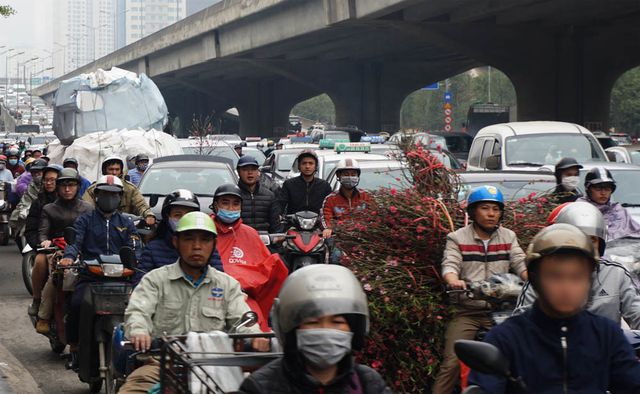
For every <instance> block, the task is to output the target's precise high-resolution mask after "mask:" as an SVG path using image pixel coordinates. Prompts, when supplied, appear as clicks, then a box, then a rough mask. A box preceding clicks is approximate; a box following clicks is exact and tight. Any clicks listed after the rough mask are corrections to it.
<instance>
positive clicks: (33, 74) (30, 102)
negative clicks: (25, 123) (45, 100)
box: [29, 67, 53, 124]
mask: <svg viewBox="0 0 640 394" xmlns="http://www.w3.org/2000/svg"><path fill="white" fill-rule="evenodd" d="M49 70H53V67H47V68H45V69H42V70H40V71H38V72H37V73H33V72H30V73H29V124H33V92H32V90H33V85H32V84H33V77H34V76H37V75H40V74H42V73H43V72H45V71H49Z"/></svg>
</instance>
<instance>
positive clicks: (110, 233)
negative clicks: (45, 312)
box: [60, 170, 140, 369]
mask: <svg viewBox="0 0 640 394" xmlns="http://www.w3.org/2000/svg"><path fill="white" fill-rule="evenodd" d="M63 171H66V170H63ZM123 192H124V186H123V184H122V180H121V179H120V178H118V177H116V176H113V175H104V176H102V177H101V178H100V179H98V181H97V182H96V187H95V193H96V208H95V209H92V210H91V211H89V212H88V213H85V214H84V215H81V216H80V217H78V219H77V220H76V221H75V224H74V225H73V229H74V230H75V234H76V237H75V241H74V242H73V243H72V244H69V245H67V247H66V248H65V250H64V255H63V259H62V260H60V265H70V264H73V262H74V260H75V259H77V258H78V257H79V256H82V259H83V260H92V259H96V258H98V257H99V256H100V255H117V254H118V253H119V252H120V248H122V247H123V246H129V247H131V248H132V249H133V250H134V252H135V254H136V256H137V257H139V256H140V237H139V236H138V232H137V230H136V228H135V226H134V224H133V221H131V219H129V218H127V217H125V216H123V215H122V214H121V213H120V212H118V210H117V208H118V206H120V200H121V199H122V194H123ZM83 203H86V202H84V201H83ZM86 204H88V203H86ZM88 205H90V204H88ZM116 279H117V280H118V281H120V280H122V279H121V278H116ZM100 280H108V278H104V279H101V278H97V277H96V276H95V275H91V274H89V273H88V272H86V271H84V270H81V271H80V272H79V277H78V280H77V281H76V283H75V288H74V291H73V296H72V297H71V305H70V307H69V313H68V315H67V324H66V335H67V342H68V343H69V348H70V353H71V359H70V361H69V367H70V368H71V369H75V368H76V367H77V344H78V340H79V315H80V308H81V305H82V300H83V299H84V295H85V291H86V288H87V286H88V285H89V283H93V282H97V281H100Z"/></svg>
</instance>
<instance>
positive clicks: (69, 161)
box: [62, 157, 78, 168]
mask: <svg viewBox="0 0 640 394" xmlns="http://www.w3.org/2000/svg"><path fill="white" fill-rule="evenodd" d="M67 164H73V165H74V166H76V168H78V160H76V159H75V158H73V157H67V158H66V159H64V161H63V162H62V166H63V167H66V166H67Z"/></svg>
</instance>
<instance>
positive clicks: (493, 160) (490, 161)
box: [485, 155, 502, 170]
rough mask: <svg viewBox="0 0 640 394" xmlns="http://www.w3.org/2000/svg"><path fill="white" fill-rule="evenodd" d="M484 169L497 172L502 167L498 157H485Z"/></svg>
mask: <svg viewBox="0 0 640 394" xmlns="http://www.w3.org/2000/svg"><path fill="white" fill-rule="evenodd" d="M485 167H486V168H487V170H499V169H500V168H501V167H502V160H501V158H500V155H492V156H489V157H487V162H486V163H485Z"/></svg>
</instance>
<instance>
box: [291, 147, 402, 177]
mask: <svg viewBox="0 0 640 394" xmlns="http://www.w3.org/2000/svg"><path fill="white" fill-rule="evenodd" d="M316 154H317V155H318V172H317V176H318V178H322V179H327V177H328V176H329V173H330V172H331V170H333V169H334V167H335V166H336V165H338V162H339V161H340V160H342V159H344V158H345V157H348V158H350V159H356V160H357V161H358V162H359V163H360V162H365V161H389V160H390V159H389V158H388V157H387V156H384V155H378V154H375V153H363V152H344V153H336V152H334V151H331V150H319V151H316ZM298 175H300V171H299V170H298V160H297V159H296V160H294V161H293V164H292V165H291V171H289V174H288V175H287V178H293V177H296V176H298Z"/></svg>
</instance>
